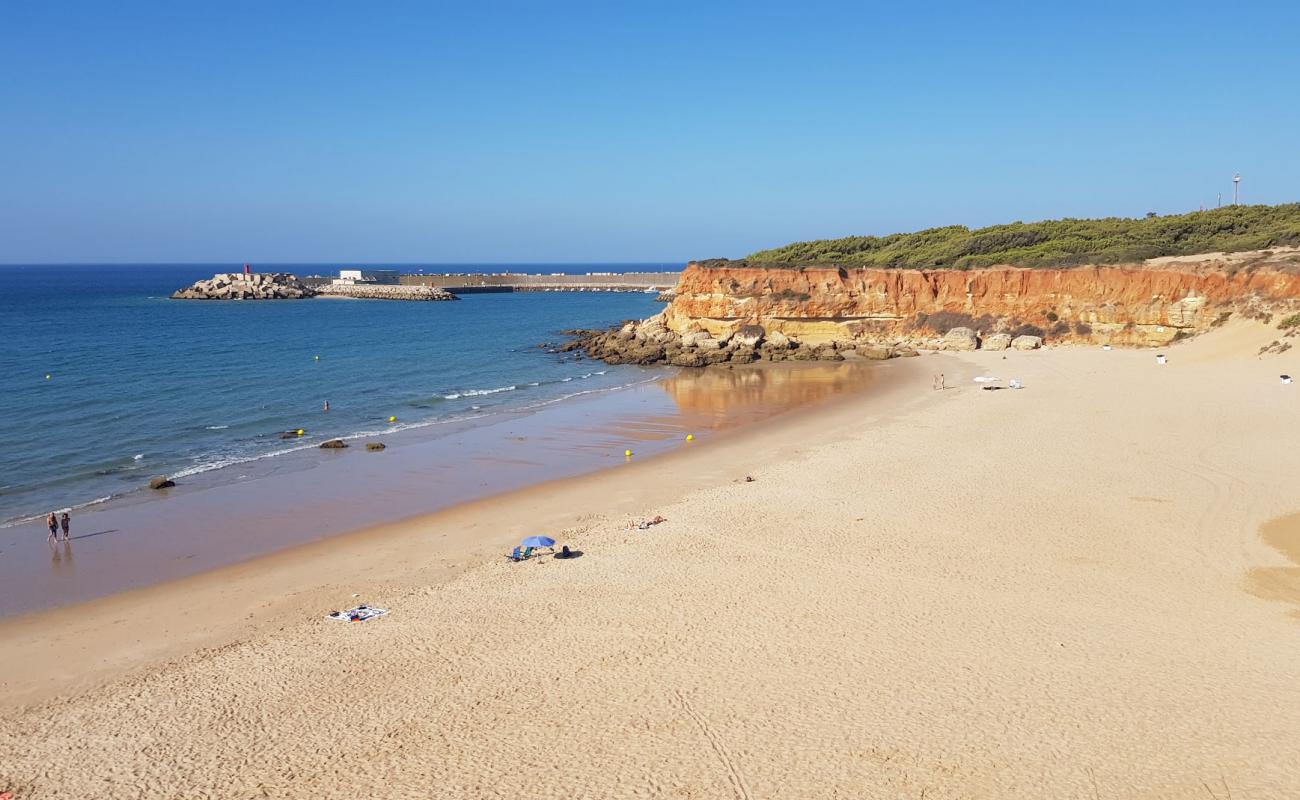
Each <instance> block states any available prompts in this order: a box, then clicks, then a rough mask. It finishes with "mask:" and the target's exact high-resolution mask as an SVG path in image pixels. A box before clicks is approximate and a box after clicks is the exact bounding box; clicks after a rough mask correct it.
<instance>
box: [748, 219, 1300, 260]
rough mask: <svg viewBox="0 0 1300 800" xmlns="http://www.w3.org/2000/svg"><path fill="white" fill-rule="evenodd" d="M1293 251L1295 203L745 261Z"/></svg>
mask: <svg viewBox="0 0 1300 800" xmlns="http://www.w3.org/2000/svg"><path fill="white" fill-rule="evenodd" d="M1294 245H1300V203H1290V204H1287V205H1280V206H1227V207H1225V208H1216V209H1213V210H1210V211H1196V212H1192V213H1190V214H1177V215H1172V216H1164V217H1156V216H1148V217H1144V218H1139V219H1128V218H1124V217H1108V218H1106V219H1058V220H1044V221H1042V222H1012V223H1009V224H1006V225H993V226H990V227H988V228H978V229H976V230H971V229H969V228H966V227H964V226H962V225H950V226H948V227H945V228H930V229H928V230H923V231H917V232H915V233H895V234H890V235H888V236H849V237H846V238H843V239H822V240H818V241H812V242H796V243H794V244H789V245H786V246H785V247H778V248H775V249H772V250H760V251H759V252H757V253H754V254H753V255H750V256H749V257H748V258H747V259H746V261H748V262H750V263H752V264H754V265H763V266H766V265H771V266H785V267H799V266H812V265H831V264H834V265H841V266H849V267H895V268H909V269H972V268H977V267H989V266H994V265H1003V264H1005V265H1010V266H1021V267H1070V266H1078V265H1080V264H1121V263H1129V262H1135V261H1142V260H1144V259H1148V258H1156V257H1158V256H1176V255H1191V254H1195V253H1213V252H1239V251H1243V250H1262V249H1265V248H1268V247H1276V246H1294Z"/></svg>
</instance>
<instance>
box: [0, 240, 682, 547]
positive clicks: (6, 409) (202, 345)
mask: <svg viewBox="0 0 1300 800" xmlns="http://www.w3.org/2000/svg"><path fill="white" fill-rule="evenodd" d="M679 267H680V265H674V266H671V267H667V268H668V269H675V268H679ZM663 268H664V266H663V265H658V264H654V265H626V264H620V265H590V264H584V265H581V266H574V265H549V264H548V265H529V266H524V265H515V266H511V267H509V268H508V269H509V270H510V271H515V272H545V273H549V272H569V273H583V272H624V271H649V270H659V269H663ZM237 269H238V268H237V267H236V266H234V265H185V266H117V265H114V266H106V265H87V266H0V526H2V525H8V524H14V523H15V522H17V521H19V520H23V519H27V518H30V517H32V516H36V515H43V514H44V513H46V512H47V511H50V510H52V509H62V508H68V507H73V508H76V507H79V506H84V505H86V504H92V503H96V502H102V501H104V500H105V499H107V498H112V497H118V496H121V495H124V494H129V493H132V492H138V491H139V490H140V487H141V486H142V485H143V484H145V483H147V481H148V479H149V477H150V476H153V475H171V476H177V477H186V476H191V475H197V474H200V473H207V472H211V471H213V470H220V469H222V468H224V467H236V466H238V465H243V464H247V463H249V462H251V461H265V460H267V459H274V458H275V457H276V456H277V455H281V454H284V453H287V452H292V451H293V450H295V449H303V448H312V447H316V446H318V445H319V444H320V442H321V441H322V440H324V439H328V438H333V437H340V436H344V437H346V436H356V435H362V434H366V433H374V432H382V431H387V430H392V429H394V428H411V427H426V428H434V426H438V425H442V424H445V423H447V422H449V421H456V420H465V419H472V418H475V417H490V415H493V414H501V413H507V412H517V411H519V410H521V409H528V408H536V407H544V406H546V405H549V404H553V403H556V402H563V400H564V399H565V398H567V397H571V396H574V395H579V394H582V393H587V392H591V391H598V390H601V389H608V388H612V387H617V386H622V385H627V384H629V383H633V382H637V381H643V380H646V373H645V371H644V370H638V369H635V368H619V367H609V366H606V365H604V364H599V363H589V362H581V361H575V360H573V359H571V358H562V357H560V356H557V355H550V354H547V353H545V352H544V351H542V350H540V349H539V348H538V347H537V345H538V344H539V343H540V342H547V341H549V342H558V341H560V340H561V336H560V334H559V331H560V330H561V329H564V328H572V327H597V326H603V325H608V324H613V323H615V322H618V321H620V320H624V319H631V318H640V317H645V316H648V315H650V314H653V313H655V312H656V311H657V310H658V309H659V307H660V306H659V304H657V303H656V302H655V301H654V296H653V295H648V294H616V293H599V294H584V293H569V292H565V293H544V294H543V293H520V294H472V295H467V296H465V297H464V299H462V300H461V301H459V302H451V303H416V302H385V301H366V300H336V299H329V300H325V299H317V300H306V301H280V302H275V301H264V302H217V301H188V302H186V301H179V300H169V299H167V296H168V295H169V294H170V293H171V292H172V291H174V290H175V289H177V288H180V287H181V286H185V285H187V284H189V283H192V282H193V281H195V280H198V279H200V278H206V277H211V275H212V274H213V273H214V272H218V271H222V272H224V271H236V270H237ZM266 269H267V270H268V271H270V270H272V269H276V270H288V271H293V272H295V273H297V274H299V275H306V274H315V273H319V274H329V273H330V272H331V271H332V270H334V269H337V265H336V266H333V267H329V266H326V265H293V266H286V265H279V266H276V267H266ZM506 269H507V268H506V267H501V266H493V267H491V268H486V269H484V268H475V267H469V266H465V265H451V266H446V267H441V266H440V267H438V268H436V269H427V270H426V271H428V272H441V271H447V272H470V271H484V272H499V271H505V270H506ZM318 357H319V358H318ZM47 375H48V376H49V377H48V378H47V377H46V376H47ZM326 400H328V401H329V403H330V411H329V413H323V411H322V405H323V403H324V402H325V401H326ZM390 416H394V417H396V418H397V422H396V423H394V424H390V423H389V422H388V418H389V417H390ZM299 428H301V429H303V430H304V431H305V435H304V436H303V437H302V438H301V439H298V438H294V439H288V440H286V439H281V438H280V437H281V434H282V433H283V432H285V431H290V430H297V429H299Z"/></svg>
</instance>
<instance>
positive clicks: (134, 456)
mask: <svg viewBox="0 0 1300 800" xmlns="http://www.w3.org/2000/svg"><path fill="white" fill-rule="evenodd" d="M142 458H144V453H136V454H135V455H133V456H131V460H132V461H139V460H140V459H142Z"/></svg>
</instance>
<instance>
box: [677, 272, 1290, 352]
mask: <svg viewBox="0 0 1300 800" xmlns="http://www.w3.org/2000/svg"><path fill="white" fill-rule="evenodd" d="M1297 304H1300V249H1295V248H1289V249H1285V250H1277V251H1264V252H1253V253H1234V254H1230V255H1225V254H1210V255H1205V256H1189V257H1183V258H1161V259H1152V260H1150V261H1147V262H1143V263H1139V264H1125V265H1114V266H1085V267H1074V268H1068V269H1025V268H1019V267H991V268H987V269H977V270H970V271H960V270H951V269H949V270H932V271H926V270H912V269H876V268H835V267H825V268H823V267H805V268H797V267H796V268H789V267H762V266H751V265H748V264H746V263H745V262H729V261H719V262H698V263H696V262H693V263H691V264H689V265H688V266H687V268H686V270H685V271H684V272H683V273H682V276H681V280H680V281H679V282H678V284H677V288H676V293H675V298H674V299H673V300H672V301H671V303H670V304H669V305H668V307H667V308H666V309H665V310H664V312H663V314H662V322H663V325H664V326H665V327H666V328H667V329H668V330H670V331H673V332H675V333H677V334H685V333H689V332H691V331H699V330H703V331H708V332H709V333H710V334H711V335H713V336H725V335H727V333H728V332H730V331H734V330H735V329H736V328H737V327H738V326H739V325H744V324H753V325H760V326H762V327H763V328H764V329H765V330H766V331H767V332H769V333H770V332H774V331H780V332H781V333H783V334H785V335H786V336H789V337H793V338H795V339H796V340H798V341H800V342H804V343H808V344H818V343H822V342H828V341H842V342H849V341H871V342H887V343H896V342H900V341H905V342H908V343H911V344H914V345H916V346H922V347H924V346H931V345H935V344H938V343H937V342H935V341H934V340H935V337H937V336H938V335H940V334H943V333H945V332H946V330H947V329H949V328H952V327H958V326H964V327H970V328H972V329H974V330H975V331H976V333H977V334H979V335H980V336H981V337H982V336H987V335H990V334H995V333H999V332H1016V331H1018V330H1019V331H1021V332H1024V331H1032V329H1034V328H1036V329H1039V330H1041V332H1042V335H1043V337H1044V338H1045V339H1046V341H1048V342H1053V343H1059V342H1070V341H1089V342H1105V343H1115V344H1163V343H1166V342H1168V341H1170V340H1172V339H1174V338H1175V337H1176V336H1178V335H1179V332H1184V333H1185V334H1190V333H1195V332H1198V331H1201V330H1205V329H1207V328H1209V327H1211V326H1212V325H1213V324H1215V323H1216V321H1221V320H1222V319H1223V315H1224V314H1225V313H1228V312H1244V313H1248V314H1254V315H1261V314H1268V313H1273V312H1276V311H1279V310H1282V309H1290V308H1291V307H1292V306H1295V305H1297Z"/></svg>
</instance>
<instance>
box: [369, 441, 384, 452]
mask: <svg viewBox="0 0 1300 800" xmlns="http://www.w3.org/2000/svg"><path fill="white" fill-rule="evenodd" d="M387 446H388V445H386V444H384V443H383V442H366V449H367V450H370V451H371V452H374V451H377V450H383V449H384V448H385V447H387Z"/></svg>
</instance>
